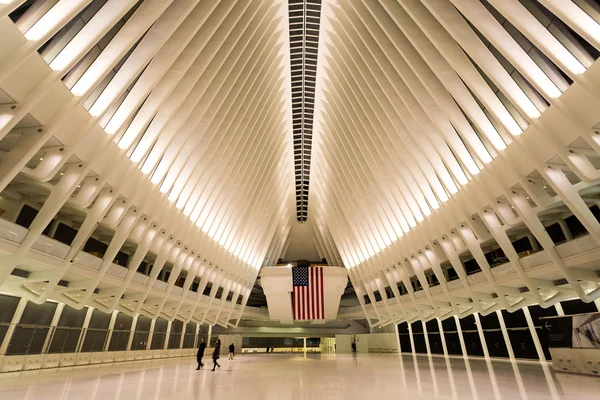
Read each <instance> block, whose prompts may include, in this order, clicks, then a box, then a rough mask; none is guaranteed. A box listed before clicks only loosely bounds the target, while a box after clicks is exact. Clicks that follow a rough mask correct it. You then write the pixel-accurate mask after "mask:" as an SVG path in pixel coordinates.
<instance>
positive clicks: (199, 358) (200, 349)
mask: <svg viewBox="0 0 600 400" xmlns="http://www.w3.org/2000/svg"><path fill="white" fill-rule="evenodd" d="M204 350H206V342H205V341H204V338H202V340H201V341H200V347H198V354H196V360H197V361H198V368H196V370H199V369H200V367H204V364H202V357H204Z"/></svg>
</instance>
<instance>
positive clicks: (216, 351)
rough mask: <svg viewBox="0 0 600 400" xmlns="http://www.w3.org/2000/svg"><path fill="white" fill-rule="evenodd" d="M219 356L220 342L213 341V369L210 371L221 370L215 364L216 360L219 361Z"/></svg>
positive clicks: (218, 340) (217, 364) (216, 363)
mask: <svg viewBox="0 0 600 400" xmlns="http://www.w3.org/2000/svg"><path fill="white" fill-rule="evenodd" d="M219 354H221V340H220V339H217V340H215V347H214V349H213V354H212V359H213V369H211V371H214V370H215V368H216V367H219V368H221V366H220V365H219V363H218V362H217V360H218V359H219Z"/></svg>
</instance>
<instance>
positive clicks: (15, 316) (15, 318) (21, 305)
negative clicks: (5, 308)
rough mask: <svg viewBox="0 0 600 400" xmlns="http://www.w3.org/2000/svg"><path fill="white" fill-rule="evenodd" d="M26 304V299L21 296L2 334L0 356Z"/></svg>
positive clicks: (6, 346) (3, 352) (4, 350)
mask: <svg viewBox="0 0 600 400" xmlns="http://www.w3.org/2000/svg"><path fill="white" fill-rule="evenodd" d="M26 305H27V299H25V298H21V299H20V300H19V304H18V305H17V308H16V310H15V313H14V314H13V317H12V319H11V321H10V325H9V326H8V330H7V331H6V335H4V340H3V341H2V345H0V356H2V355H4V354H6V349H8V344H9V343H10V339H12V335H13V333H14V332H15V328H16V327H17V324H18V323H19V321H20V320H21V317H22V316H23V311H25V306H26Z"/></svg>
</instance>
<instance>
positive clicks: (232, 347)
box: [228, 343, 235, 360]
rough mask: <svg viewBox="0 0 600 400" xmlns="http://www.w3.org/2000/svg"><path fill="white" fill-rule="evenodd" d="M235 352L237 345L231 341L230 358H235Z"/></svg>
mask: <svg viewBox="0 0 600 400" xmlns="http://www.w3.org/2000/svg"><path fill="white" fill-rule="evenodd" d="M234 353H235V346H234V345H233V343H231V344H230V345H229V358H228V360H233V356H234Z"/></svg>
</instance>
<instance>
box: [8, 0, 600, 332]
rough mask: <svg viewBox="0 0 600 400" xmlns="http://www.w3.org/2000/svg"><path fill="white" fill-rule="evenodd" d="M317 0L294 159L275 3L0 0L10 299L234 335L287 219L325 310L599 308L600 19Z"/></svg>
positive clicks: (548, 7)
mask: <svg viewBox="0 0 600 400" xmlns="http://www.w3.org/2000/svg"><path fill="white" fill-rule="evenodd" d="M295 3H298V7H300V3H301V2H298V1H296V2H295ZM319 3H321V6H320V21H321V23H320V27H319V37H318V57H315V56H314V55H313V56H311V57H307V56H306V53H307V52H306V46H305V47H303V51H302V52H299V53H302V54H303V56H304V57H305V58H306V59H311V60H315V59H316V60H318V63H317V73H316V91H315V95H314V97H315V101H314V124H313V126H312V131H310V130H307V131H303V133H302V137H301V142H302V146H303V147H302V149H300V148H298V149H297V148H296V147H295V146H296V145H297V144H296V142H295V141H294V137H293V132H292V131H293V126H294V123H297V121H295V118H294V116H293V113H292V111H293V110H292V99H293V98H296V97H295V95H294V94H293V93H292V89H291V87H292V81H293V79H292V77H291V69H292V70H293V65H291V64H290V63H291V61H290V60H291V55H290V36H289V32H288V29H289V24H290V23H291V22H290V14H289V13H290V10H291V8H288V3H287V1H277V0H237V1H236V0H139V1H135V0H28V1H26V0H0V37H2V43H1V44H0V190H1V193H0V196H1V199H0V208H1V209H2V210H4V214H3V215H2V218H3V219H2V220H0V254H1V255H0V291H4V292H9V293H13V294H17V295H20V296H23V297H26V298H27V299H29V300H32V301H35V302H39V303H40V302H43V301H45V300H46V299H54V300H58V301H61V302H64V303H66V304H68V305H70V306H72V307H76V308H81V307H83V306H84V305H89V306H92V307H95V308H100V309H102V310H104V311H106V312H110V311H112V310H115V309H117V310H119V311H122V312H126V313H130V314H132V315H136V314H139V313H142V314H144V315H147V316H150V317H152V318H156V317H158V316H162V317H165V318H169V319H174V318H178V319H182V320H184V321H190V320H194V321H197V322H201V323H204V322H207V323H211V324H220V325H223V326H228V325H230V324H232V325H235V324H237V322H239V319H240V318H242V313H243V310H244V307H245V305H246V302H247V300H248V296H249V294H250V290H251V287H252V286H253V284H254V282H255V280H256V277H257V275H258V273H259V270H260V268H261V267H262V266H266V265H273V264H274V263H275V260H277V259H279V258H280V257H283V256H284V255H285V254H286V252H287V249H288V246H289V244H290V239H289V237H288V236H289V233H290V230H291V229H292V224H296V223H297V222H296V213H297V207H299V208H298V210H300V209H302V213H301V214H302V218H300V219H301V220H303V219H304V218H305V216H306V213H307V215H308V217H307V219H308V224H310V229H311V230H312V231H313V232H314V235H313V237H310V238H307V240H310V241H311V242H312V244H313V245H314V248H315V249H316V250H317V252H318V254H319V255H320V256H321V257H322V258H326V259H327V260H328V261H329V263H330V264H332V265H343V266H345V267H346V268H348V272H349V276H350V279H351V281H352V284H353V286H354V289H355V290H356V292H357V295H358V299H359V301H360V307H356V308H349V309H343V310H341V311H340V315H339V316H338V317H339V318H360V317H364V316H365V315H366V316H367V317H368V319H369V322H370V324H372V325H387V324H390V323H398V322H401V321H414V320H418V319H422V320H428V319H431V318H440V319H441V318H446V317H448V316H451V315H458V316H464V315H468V314H471V313H474V312H479V313H482V314H489V313H491V312H495V311H496V310H498V309H508V310H514V309H517V308H521V307H523V306H525V305H529V304H541V305H542V306H549V305H552V304H554V303H556V302H558V301H560V300H564V299H566V298H574V297H579V298H581V299H583V300H585V301H593V300H595V299H597V298H599V297H600V289H599V288H598V271H600V266H598V264H599V263H598V260H599V259H600V224H599V222H598V219H597V218H596V216H595V214H594V213H595V212H596V210H598V211H597V212H596V215H600V209H598V205H599V204H600V197H599V195H598V193H600V191H599V190H598V189H599V185H598V183H599V178H600V171H599V169H600V129H598V130H596V129H594V128H595V127H596V126H597V125H598V124H599V122H600V121H599V120H600V117H598V115H599V114H598V110H600V67H599V66H598V65H597V64H598V63H597V62H596V58H597V57H598V55H599V54H600V53H599V50H600V24H599V22H600V6H599V5H598V4H597V2H596V1H594V0H538V1H536V0H352V1H350V0H339V1H334V0H323V1H322V2H319V1H317V0H307V1H305V2H304V3H302V4H301V5H302V6H303V7H304V8H303V9H304V10H309V9H314V7H318V4H319ZM292 8H293V7H292ZM303 12H304V13H305V14H303V17H302V18H303V21H304V22H306V23H307V24H310V23H312V22H313V20H309V19H308V17H307V16H308V14H307V13H306V12H305V11H303ZM292 19H293V18H292ZM303 29H304V28H303ZM306 29H309V30H311V31H310V32H309V34H310V35H313V36H312V39H311V40H314V38H315V36H314V32H315V31H316V27H315V26H314V24H313V26H308V25H307V28H306ZM305 36H306V35H305ZM297 37H302V35H300V36H295V37H294V38H293V41H294V40H296V39H297ZM309 47H310V46H309ZM313 48H314V46H313ZM292 56H293V54H292ZM299 64H300V63H299ZM301 64H302V65H303V66H304V67H305V65H306V61H303V62H302V63H301ZM291 67H292V68H291ZM298 75H301V76H302V77H304V78H303V85H306V82H305V81H309V79H306V78H305V77H306V76H308V77H309V78H310V77H312V76H313V75H314V74H298ZM307 87H308V88H309V89H308V91H310V90H311V89H310V87H311V86H310V84H309V85H308V86H307ZM303 90H304V91H306V90H307V89H306V88H305V87H304V86H303ZM303 98H304V97H303ZM308 98H309V99H310V98H311V96H308ZM303 101H304V102H307V101H306V100H303ZM302 107H303V108H302V110H304V109H305V107H306V105H303V106H302ZM303 115H305V117H303V118H306V115H309V116H308V118H309V119H310V118H311V115H310V113H309V114H306V113H304V114H303ZM304 125H305V123H304V122H302V126H304ZM599 126H600V125H599ZM311 151H312V156H311ZM296 152H300V153H301V154H302V155H301V156H300V158H301V159H302V161H301V162H302V168H300V167H298V165H296V169H298V168H300V169H301V174H299V175H298V173H297V174H296V175H295V174H294V163H295V157H296ZM305 159H306V160H305ZM308 168H310V169H308ZM308 171H310V172H308ZM309 173H310V176H309V177H310V192H308V188H309V185H308V179H307V178H308V174H309ZM299 176H301V178H299ZM298 185H300V186H301V187H302V191H301V194H300V195H299V196H300V199H298V197H297V193H296V189H297V187H299V186H298ZM307 193H309V194H307ZM308 196H309V197H308ZM307 201H308V203H307ZM306 204H309V205H310V206H308V208H306V207H307V206H306ZM30 208H31V209H33V210H34V211H30V212H29V214H28V215H29V216H27V215H25V214H27V213H25V214H24V210H25V211H27V210H29V209H30ZM36 211H37V213H36ZM298 212H299V211H298ZM32 213H33V214H32ZM569 226H571V229H570V228H569ZM573 227H575V228H577V229H579V230H577V229H575V228H573ZM573 230H575V231H573ZM555 231H556V232H559V233H560V234H559V235H558V236H560V235H562V236H564V240H562V239H560V240H557V239H556V232H555ZM65 238H67V239H65ZM90 238H91V239H90ZM92 242H93V243H92ZM559 242H560V243H559ZM94 243H95V244H94ZM94 246H96V247H97V246H100V247H101V250H102V251H101V252H100V253H98V252H97V251H96V250H94V249H93V248H94ZM524 249H525V250H524ZM90 253H94V254H90ZM123 257H125V259H126V260H127V261H126V265H118V262H119V260H120V259H122V258H123ZM113 261H115V262H113ZM209 288H210V289H209ZM203 293H204V294H203Z"/></svg>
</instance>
